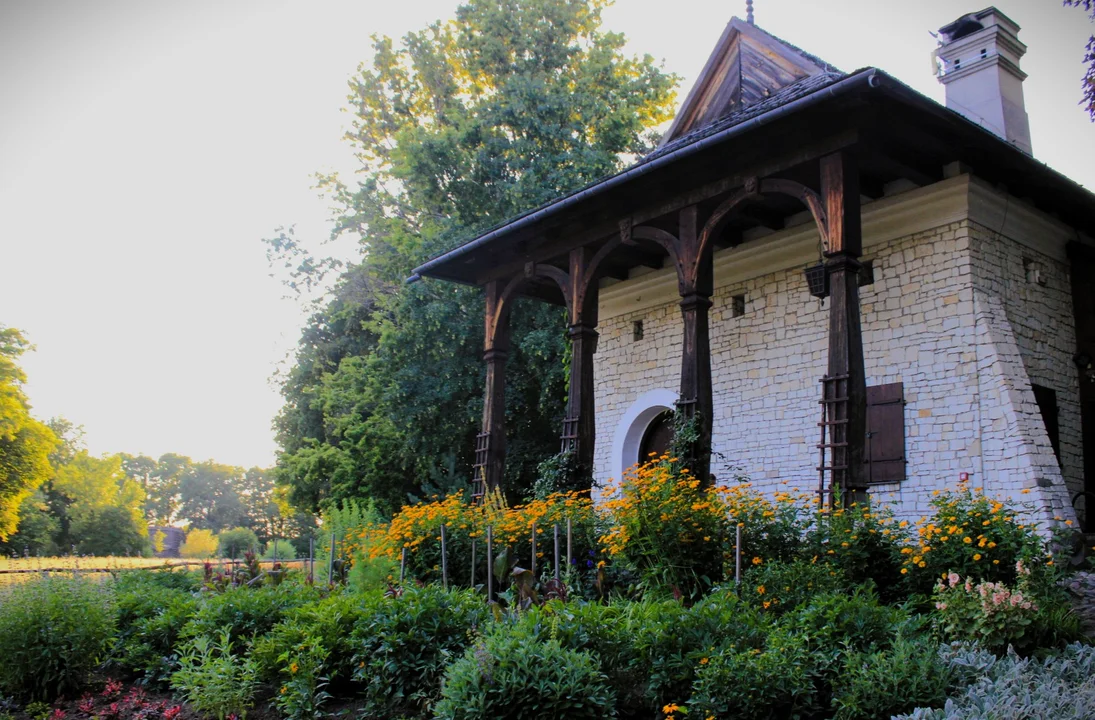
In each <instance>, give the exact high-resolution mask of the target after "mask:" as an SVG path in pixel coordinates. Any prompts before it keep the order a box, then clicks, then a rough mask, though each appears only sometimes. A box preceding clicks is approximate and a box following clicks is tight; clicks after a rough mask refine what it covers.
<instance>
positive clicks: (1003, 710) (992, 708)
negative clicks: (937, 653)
mask: <svg viewBox="0 0 1095 720" xmlns="http://www.w3.org/2000/svg"><path fill="white" fill-rule="evenodd" d="M941 655H942V656H943V659H944V662H946V663H947V664H948V666H949V667H950V668H951V670H952V672H957V673H960V674H962V675H965V677H966V682H965V683H963V685H964V687H962V690H961V692H960V693H959V694H958V695H956V696H952V697H951V698H950V699H949V700H947V702H946V706H945V707H944V708H942V709H926V708H923V709H917V710H915V711H913V712H912V713H909V714H908V715H901V716H898V717H896V718H895V720H977V719H980V718H992V720H1026V719H1027V718H1053V720H1090V718H1092V717H1095V648H1092V647H1085V646H1083V645H1079V644H1073V645H1069V646H1068V647H1066V648H1065V649H1064V651H1063V652H1061V653H1060V654H1059V655H1055V656H1052V657H1049V658H1046V659H1044V660H1035V659H1027V660H1024V659H1021V658H1019V657H1018V656H1016V655H1014V654H1009V655H1008V656H1007V657H1006V658H1003V659H1001V660H998V661H997V660H995V659H994V658H991V657H990V658H987V659H986V658H985V654H984V653H982V652H979V651H977V650H975V649H962V648H959V649H958V650H956V651H955V650H949V649H944V650H943V652H942V653H941ZM971 668H973V669H975V670H976V672H969V670H970V669H971Z"/></svg>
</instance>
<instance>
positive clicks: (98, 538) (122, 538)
mask: <svg viewBox="0 0 1095 720" xmlns="http://www.w3.org/2000/svg"><path fill="white" fill-rule="evenodd" d="M73 535H74V536H75V537H77V538H78V542H77V545H76V550H77V552H79V553H80V554H81V555H143V554H144V553H145V552H146V551H147V550H148V530H147V527H146V526H145V525H144V519H143V517H142V518H141V520H140V521H139V522H138V520H136V519H134V517H133V513H132V512H130V511H129V510H128V509H127V508H124V507H119V506H116V505H111V506H107V507H100V508H95V509H93V510H91V511H90V512H88V513H87V514H84V515H81V516H80V518H79V519H78V520H77V521H76V522H75V523H74V524H73Z"/></svg>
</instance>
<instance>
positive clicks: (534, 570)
mask: <svg viewBox="0 0 1095 720" xmlns="http://www.w3.org/2000/svg"><path fill="white" fill-rule="evenodd" d="M530 569H531V570H532V580H533V582H535V581H536V523H532V567H531V568H530Z"/></svg>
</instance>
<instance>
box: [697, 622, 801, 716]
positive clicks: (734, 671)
mask: <svg viewBox="0 0 1095 720" xmlns="http://www.w3.org/2000/svg"><path fill="white" fill-rule="evenodd" d="M813 661H814V658H813V657H812V655H811V653H810V651H809V648H808V647H807V645H806V643H805V641H804V640H803V639H801V638H798V637H794V636H789V635H785V634H782V633H775V634H773V635H772V636H770V639H769V642H768V644H767V645H766V646H765V647H764V648H763V649H756V648H754V649H749V650H743V649H739V648H737V647H733V646H731V647H728V648H726V649H725V650H723V651H721V652H718V653H716V654H714V655H712V656H711V657H710V658H708V659H707V662H705V663H703V664H701V665H700V666H699V669H698V672H697V673H696V681H695V683H694V685H693V688H692V697H691V700H690V702H689V704H688V714H689V715H690V716H694V717H699V718H707V717H712V716H714V717H717V718H727V719H728V720H729V719H730V718H733V719H734V720H752V719H753V718H757V719H758V720H760V719H762V718H763V719H773V720H774V719H775V718H792V717H800V716H801V715H802V714H804V713H806V712H808V711H809V709H810V708H812V707H813V706H814V705H815V704H816V701H815V698H814V693H815V690H814V683H813V680H812V677H811V673H810V665H811V664H812V662H813Z"/></svg>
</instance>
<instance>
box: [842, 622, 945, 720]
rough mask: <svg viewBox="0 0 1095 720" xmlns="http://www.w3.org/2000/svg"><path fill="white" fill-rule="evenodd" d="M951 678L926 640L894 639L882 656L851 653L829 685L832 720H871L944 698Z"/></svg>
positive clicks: (935, 651)
mask: <svg viewBox="0 0 1095 720" xmlns="http://www.w3.org/2000/svg"><path fill="white" fill-rule="evenodd" d="M951 675H952V673H951V672H950V671H949V670H948V668H947V667H946V666H945V665H944V664H943V662H942V661H941V660H940V658H939V652H938V646H937V645H936V644H935V643H933V642H929V641H927V640H926V639H920V640H913V639H908V638H904V637H898V638H897V639H896V640H895V641H894V643H893V645H892V646H891V647H890V648H888V649H886V650H876V651H868V652H852V653H849V654H848V655H847V656H846V657H845V658H844V663H843V668H842V670H841V672H840V674H839V676H838V677H837V678H836V679H835V680H834V681H833V684H834V688H833V709H834V710H835V711H836V714H835V715H834V717H835V719H836V720H876V718H887V717H890V716H892V715H896V714H897V713H902V712H909V711H911V710H913V709H914V708H916V707H921V706H930V705H937V704H940V703H942V702H943V701H944V700H945V699H946V696H947V688H948V685H949V684H950V680H951Z"/></svg>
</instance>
